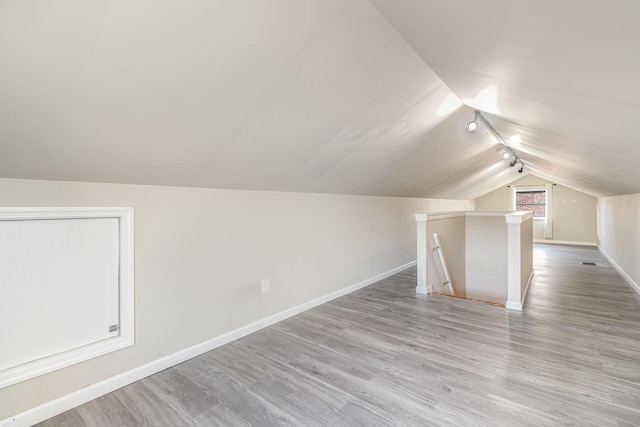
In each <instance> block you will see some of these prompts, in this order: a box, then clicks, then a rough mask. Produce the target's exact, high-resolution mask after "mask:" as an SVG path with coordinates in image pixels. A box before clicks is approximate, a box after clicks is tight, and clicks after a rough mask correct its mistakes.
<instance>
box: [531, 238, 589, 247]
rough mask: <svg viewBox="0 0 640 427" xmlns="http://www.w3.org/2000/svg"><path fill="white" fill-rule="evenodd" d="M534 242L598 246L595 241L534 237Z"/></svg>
mask: <svg viewBox="0 0 640 427" xmlns="http://www.w3.org/2000/svg"><path fill="white" fill-rule="evenodd" d="M533 243H548V244H550V245H571V246H597V245H596V243H595V242H575V241H572V240H546V239H533Z"/></svg>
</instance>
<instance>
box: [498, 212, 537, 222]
mask: <svg viewBox="0 0 640 427" xmlns="http://www.w3.org/2000/svg"><path fill="white" fill-rule="evenodd" d="M504 216H505V217H506V218H507V224H522V223H523V222H525V221H527V220H529V219H533V212H530V211H517V212H510V213H508V214H506V215H504Z"/></svg>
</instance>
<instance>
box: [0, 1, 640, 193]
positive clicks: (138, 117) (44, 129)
mask: <svg viewBox="0 0 640 427" xmlns="http://www.w3.org/2000/svg"><path fill="white" fill-rule="evenodd" d="M638 22H640V2H637V1H635V0H626V1H623V0H600V1H594V0H562V1H548V0H523V1H518V2H514V1H513V0H487V1H483V2H478V1H474V0H403V1H397V0H371V1H367V0H346V1H345V0H225V1H222V0H210V1H185V2H176V1H169V0H164V1H162V0H154V1H151V0H57V1H49V0H31V1H24V0H7V1H3V2H0V58H1V59H0V61H1V62H0V176H1V177H10V178H28V179H51V180H67V181H94V182H116V183H136V184H159V185H178V186H198V187H212V188H234V189H255V190H282V191H303V192H323V193H344V194H363V195H386V196H409V197H441V198H460V199H467V198H476V197H478V196H480V195H483V194H485V193H487V192H489V191H491V190H493V189H495V188H497V187H498V186H501V185H504V184H507V183H509V182H511V181H513V180H515V179H517V178H518V177H520V175H519V174H518V172H517V170H516V169H517V168H509V166H508V164H507V161H505V160H502V159H501V158H500V157H499V156H498V154H497V150H498V149H499V148H500V147H499V145H498V143H497V141H496V140H495V138H494V137H493V136H492V135H491V134H490V133H489V132H488V131H487V130H486V129H485V128H483V127H481V128H480V129H479V130H478V131H477V132H474V133H470V132H467V131H466V130H465V125H466V123H467V122H468V121H469V120H471V119H472V118H473V115H474V114H473V110H474V109H479V110H482V111H483V112H485V113H486V114H485V116H486V117H487V118H488V119H489V121H490V122H491V123H492V124H493V126H494V127H495V128H496V129H497V130H498V132H500V134H501V135H503V136H504V137H505V138H510V137H513V136H517V137H518V138H519V140H516V141H515V142H514V143H513V145H512V146H513V148H514V149H515V151H516V152H517V154H518V155H519V156H520V157H521V158H522V159H523V161H524V163H525V173H533V174H535V175H538V176H541V177H543V178H547V179H550V180H552V181H555V182H558V183H560V184H564V185H567V186H569V187H572V188H575V189H578V190H581V191H584V192H587V193H589V194H593V195H596V196H604V195H617V194H627V193H640V167H639V166H640V138H638V136H637V134H636V132H635V127H636V126H635V125H636V120H638V118H640V77H639V76H640V25H638Z"/></svg>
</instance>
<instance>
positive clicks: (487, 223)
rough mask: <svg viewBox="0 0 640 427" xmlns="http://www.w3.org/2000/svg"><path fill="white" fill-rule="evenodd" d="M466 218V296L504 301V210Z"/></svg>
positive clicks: (505, 223)
mask: <svg viewBox="0 0 640 427" xmlns="http://www.w3.org/2000/svg"><path fill="white" fill-rule="evenodd" d="M505 213H506V212H505ZM466 219H467V223H466V244H467V246H466V261H467V262H466V278H467V282H466V297H467V298H469V299H475V300H480V301H489V302H497V303H499V304H504V303H505V301H507V221H506V218H505V216H504V213H503V214H502V215H497V216H474V215H468V216H467V218H466Z"/></svg>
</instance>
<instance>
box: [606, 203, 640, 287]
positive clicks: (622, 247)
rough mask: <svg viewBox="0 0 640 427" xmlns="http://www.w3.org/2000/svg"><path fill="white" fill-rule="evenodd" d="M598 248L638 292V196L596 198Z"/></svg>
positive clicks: (639, 221) (639, 275)
mask: <svg viewBox="0 0 640 427" xmlns="http://www.w3.org/2000/svg"><path fill="white" fill-rule="evenodd" d="M598 246H599V247H600V250H601V251H602V253H604V254H605V256H607V258H609V260H610V261H611V262H612V263H614V264H615V266H616V267H617V268H618V270H620V271H621V273H622V274H623V276H625V278H626V279H627V280H628V281H629V282H631V283H632V284H634V285H635V288H636V290H637V291H638V292H639V293H640V194H631V195H627V196H616V197H605V198H599V199H598Z"/></svg>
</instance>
